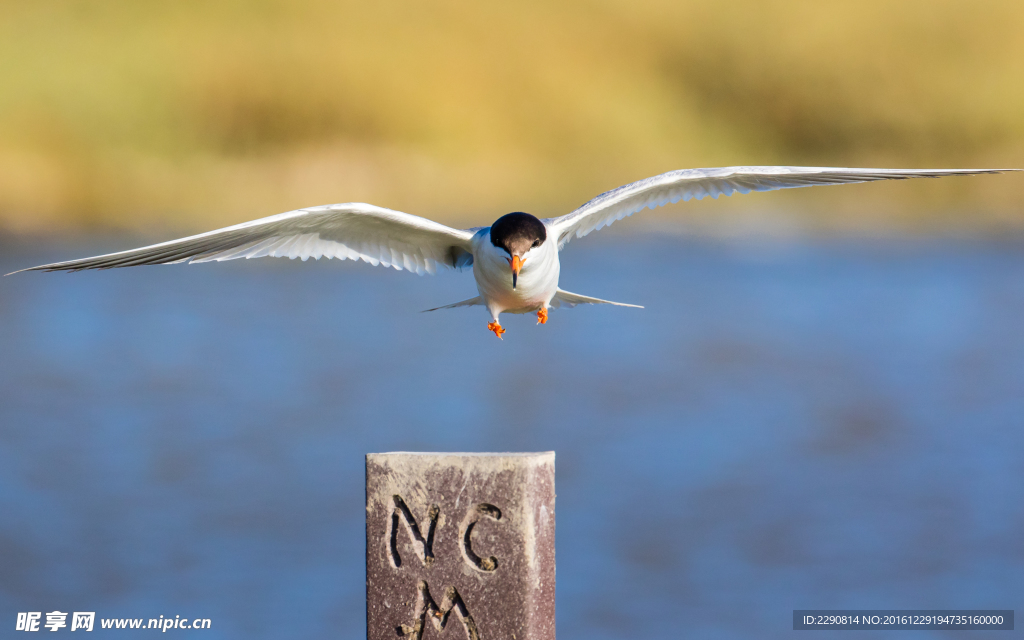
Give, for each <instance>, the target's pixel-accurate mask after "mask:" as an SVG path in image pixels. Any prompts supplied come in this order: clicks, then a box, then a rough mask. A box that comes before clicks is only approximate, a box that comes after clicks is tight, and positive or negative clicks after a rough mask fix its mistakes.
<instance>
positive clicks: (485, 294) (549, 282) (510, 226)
mask: <svg viewBox="0 0 1024 640" xmlns="http://www.w3.org/2000/svg"><path fill="white" fill-rule="evenodd" d="M1003 171H1018V170H1017V169H923V170H916V169H911V170H904V169H837V168H821V167H723V168H717V169H685V170H681V171H671V172H669V173H663V174H661V175H659V176H654V177H653V178H647V179H646V180H640V181H639V182H634V183H632V184H627V185H625V186H623V187H619V188H618V189H613V190H611V191H608V192H606V193H602V194H601V195H599V196H597V197H596V198H594V199H593V200H590V201H589V202H587V203H586V204H584V205H583V206H581V207H579V208H578V209H576V210H575V211H573V212H572V213H568V214H566V215H564V216H560V217H557V218H545V219H540V218H537V217H535V216H533V215H530V214H529V213H522V212H517V213H509V214H507V215H503V216H501V217H500V218H498V219H497V220H496V221H495V222H494V224H492V225H491V226H489V227H476V228H472V229H453V228H451V227H447V226H445V225H443V224H440V223H437V222H434V221H432V220H428V219H426V218H421V217H419V216H414V215H410V214H408V213H402V212H401V211H393V210H391V209H384V208H382V207H375V206H373V205H370V204H363V203H346V204H330V205H324V206H319V207H310V208H307V209H298V210H296V211H289V212H288V213H282V214H279V215H275V216H269V217H267V218H260V219H259V220H253V221H252V222H244V223H242V224H238V225H235V226H233V227H226V228H224V229H218V230H216V231H210V232H208V233H202V234H199V235H196V236H190V237H188V238H182V239H180V240H172V241H170V242H163V243H160V244H155V245H151V246H148V247H142V248H141V249H132V250H130V251H121V252H118V253H110V254H107V255H102V256H97V257H94V258H82V259H80V260H70V261H68V262H55V263H53V264H44V265H40V266H38V267H32V268H30V269H23V271H80V270H82V269H111V268H114V267H133V266H136V265H143V264H175V263H178V262H210V261H218V262H219V261H221V260H234V259H236V258H261V257H263V256H274V257H279V258H302V259H303V260H306V259H307V258H310V257H312V258H316V259H320V257H326V258H338V259H340V260H346V259H349V260H363V261H364V262H368V263H370V264H372V265H384V266H385V267H394V268H395V269H398V270H399V271H401V270H402V269H406V270H408V271H414V272H416V273H418V274H423V273H434V272H435V271H436V270H437V269H438V267H442V268H454V269H463V268H466V267H472V268H473V276H474V278H475V279H476V288H477V292H478V293H479V295H477V296H475V297H473V298H469V299H468V300H463V301H461V302H456V303H454V304H449V305H445V306H443V307H437V308H436V309H428V311H436V310H437V309H451V308H454V307H470V306H475V305H480V306H483V307H486V308H487V312H488V313H489V314H490V319H491V321H490V323H489V324H488V325H487V328H488V329H489V330H491V331H493V332H494V335H496V336H498V337H499V338H501V334H503V333H505V329H504V328H503V327H502V326H501V323H500V322H499V321H498V316H499V315H501V314H502V313H536V314H537V322H538V324H545V323H546V322H547V321H548V309H550V308H552V307H555V308H557V307H560V306H562V305H566V306H569V307H572V306H575V305H577V304H613V305H617V306H623V307H636V306H637V305H630V304H623V303H621V302H611V301H609V300H601V299H600V298H591V297H589V296H583V295H579V294H577V293H570V292H568V291H565V290H563V289H560V288H559V287H558V272H559V258H558V253H559V251H561V249H562V247H564V246H565V245H566V243H567V242H569V240H571V239H572V238H574V237H575V238H582V237H583V236H585V235H587V234H588V233H590V232H591V231H594V230H596V229H600V228H602V227H606V226H608V225H610V224H611V223H613V222H615V221H616V220H621V219H622V218H625V217H626V216H630V215H632V214H634V213H637V212H639V211H642V210H643V209H645V208H647V209H654V208H655V207H660V206H663V205H666V204H669V203H674V202H678V201H680V200H683V201H686V200H690V199H691V198H693V199H697V200H700V199H702V198H705V197H707V196H711V197H712V198H717V197H718V196H721V195H725V196H728V195H732V194H733V193H735V192H737V191H738V192H740V193H750V192H751V191H774V190H776V189H791V188H795V187H810V186H814V185H830V184H847V183H853V182H874V181H877V180H905V179H908V178H941V177H944V176H953V175H973V174H984V173H1001V172H1003ZM16 273H17V272H16Z"/></svg>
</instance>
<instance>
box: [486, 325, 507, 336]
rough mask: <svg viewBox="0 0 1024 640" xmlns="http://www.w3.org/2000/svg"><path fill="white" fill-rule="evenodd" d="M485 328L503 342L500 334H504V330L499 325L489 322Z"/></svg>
mask: <svg viewBox="0 0 1024 640" xmlns="http://www.w3.org/2000/svg"><path fill="white" fill-rule="evenodd" d="M487 328H488V329H489V330H490V331H493V332H494V335H496V336H498V339H499V340H504V338H502V337H501V334H503V333H505V329H504V328H503V327H502V326H501V325H500V324H498V323H497V322H489V323H487Z"/></svg>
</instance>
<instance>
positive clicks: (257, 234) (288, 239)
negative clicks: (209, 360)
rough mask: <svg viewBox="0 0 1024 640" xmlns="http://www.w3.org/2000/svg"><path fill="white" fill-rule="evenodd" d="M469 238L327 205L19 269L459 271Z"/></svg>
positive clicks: (376, 211)
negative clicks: (211, 265)
mask: <svg viewBox="0 0 1024 640" xmlns="http://www.w3.org/2000/svg"><path fill="white" fill-rule="evenodd" d="M472 238H473V234H472V233H471V232H469V231H465V230H460V229H452V228H451V227H447V226H445V225H443V224H440V223H437V222H433V221H432V220H427V219H426V218H421V217H419V216H414V215H410V214H408V213H402V212H401V211H393V210H391V209H384V208H383V207H375V206H373V205H370V204H362V203H346V204H332V205H325V206H321V207H310V208H308V209H299V210H297V211H290V212H288V213H281V214H278V215H275V216H269V217H267V218H260V219H259V220H253V221H251V222H244V223H242V224H238V225H235V226H233V227H225V228H224V229H218V230H216V231H210V232H208V233H202V234H199V235H197V236H190V237H188V238H182V239H180V240H172V241H170V242H163V243H160V244H154V245H151V246H148V247H142V248H141V249H132V250H130V251H121V252H118V253H110V254H107V255H102V256H96V257H93V258H82V259H79V260H69V261H67V262H55V263H52V264H44V265H40V266H38V267H31V268H30V269H23V271H80V270H82V269H111V268H114V267H131V266H135V265H143V264H173V263H177V262H209V261H221V260H234V259H237V258H260V257H263V256H274V257H284V258H301V259H303V260H306V259H307V258H311V257H312V258H316V259H319V258H320V257H321V256H323V257H326V258H339V259H341V260H362V261H364V262H369V263H370V264H372V265H375V266H376V265H378V264H380V265H384V266H385V267H394V268H395V269H398V270H399V271H401V270H402V269H407V270H409V271H413V272H415V273H419V274H423V273H434V272H435V271H436V268H437V266H438V265H441V266H444V267H459V268H461V267H466V266H469V265H471V264H473V254H472V244H471V240H472ZM15 273H18V272H15Z"/></svg>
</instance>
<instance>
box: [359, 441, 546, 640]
mask: <svg viewBox="0 0 1024 640" xmlns="http://www.w3.org/2000/svg"><path fill="white" fill-rule="evenodd" d="M452 627H454V628H452ZM431 628H432V629H431ZM428 629H430V630H429V631H428ZM366 630H367V638H368V640H384V639H385V638H386V639H388V640H395V639H396V638H400V637H404V638H408V639H409V640H421V639H422V638H424V637H427V638H442V637H447V638H453V639H457V638H461V637H465V638H467V640H554V638H555V454H554V452H546V453H371V454H369V455H367V456H366Z"/></svg>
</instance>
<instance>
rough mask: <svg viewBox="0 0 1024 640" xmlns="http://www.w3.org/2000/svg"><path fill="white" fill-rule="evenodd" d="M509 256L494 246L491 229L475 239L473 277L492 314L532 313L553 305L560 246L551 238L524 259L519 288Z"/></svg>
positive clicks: (481, 231) (532, 250)
mask: <svg viewBox="0 0 1024 640" xmlns="http://www.w3.org/2000/svg"><path fill="white" fill-rule="evenodd" d="M508 257H509V256H508V254H507V253H505V251H504V250H503V249H499V248H498V247H495V246H494V245H493V244H491V234H490V229H481V230H480V231H479V232H477V234H476V235H475V236H473V277H475V278H476V287H477V289H478V290H479V291H480V295H481V296H483V299H484V303H485V304H486V305H487V307H488V309H490V310H491V313H494V314H497V313H532V312H534V311H537V310H538V309H540V308H541V307H544V306H546V305H547V304H548V303H549V302H551V298H553V297H554V295H555V292H556V291H558V270H559V266H558V243H557V242H556V241H555V239H554V238H553V237H551V235H549V236H548V239H547V240H546V241H545V242H544V244H542V245H541V246H539V247H536V248H534V249H530V250H529V251H527V252H526V255H524V256H523V268H522V269H521V270H520V271H519V280H518V283H517V285H516V288H515V289H513V288H512V269H511V267H510V266H509V263H508Z"/></svg>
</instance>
